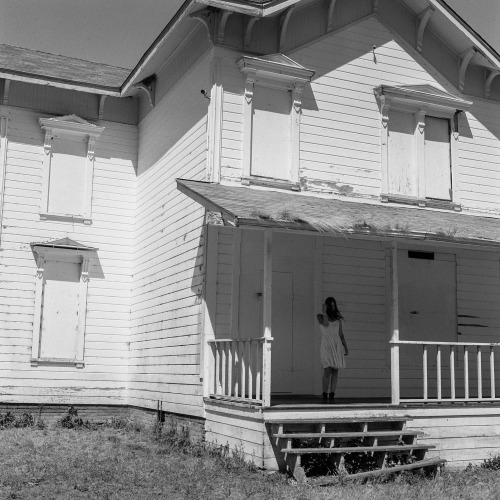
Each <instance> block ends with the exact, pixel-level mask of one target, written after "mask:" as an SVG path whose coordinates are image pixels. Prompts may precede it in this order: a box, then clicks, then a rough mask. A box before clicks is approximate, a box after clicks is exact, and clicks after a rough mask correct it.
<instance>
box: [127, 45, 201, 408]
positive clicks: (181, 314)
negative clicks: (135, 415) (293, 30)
mask: <svg viewBox="0 0 500 500" xmlns="http://www.w3.org/2000/svg"><path fill="white" fill-rule="evenodd" d="M209 59H210V58H209V56H208V55H206V56H204V57H203V58H202V59H200V60H199V61H198V62H197V63H196V64H195V65H194V66H193V67H192V69H191V70H190V71H188V72H187V73H186V74H185V75H184V76H183V78H182V79H180V80H179V81H178V82H177V83H176V84H175V85H174V86H173V88H171V89H170V91H169V92H168V93H167V94H166V95H165V97H163V99H162V100H161V101H159V102H157V103H156V106H155V108H154V109H153V110H152V111H151V112H150V113H149V114H148V115H147V116H146V118H145V119H144V120H143V121H142V122H141V123H140V125H139V130H140V143H139V161H138V179H137V183H138V184H137V204H136V218H135V263H134V284H133V306H132V335H131V339H130V341H131V342H130V382H129V398H128V402H129V404H131V405H136V406H143V407H148V408H156V404H157V401H158V400H161V401H163V409H164V410H167V411H171V412H174V413H182V414H188V415H195V416H202V412H203V407H202V397H201V394H202V387H201V382H200V352H199V351H200V330H201V326H200V313H201V300H202V291H203V274H204V269H203V266H202V264H203V246H204V232H203V227H202V226H203V215H204V210H203V209H202V207H201V206H200V205H198V204H197V203H195V202H193V201H192V200H191V199H189V198H187V197H186V196H185V195H183V194H181V193H180V192H179V191H178V190H177V189H176V184H175V179H176V178H191V179H198V180H202V179H204V177H205V169H206V157H207V154H206V147H207V104H208V102H207V100H206V99H204V98H203V96H202V95H201V94H200V88H205V89H209V84H210V61H209Z"/></svg>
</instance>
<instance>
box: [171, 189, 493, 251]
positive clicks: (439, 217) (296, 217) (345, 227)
mask: <svg viewBox="0 0 500 500" xmlns="http://www.w3.org/2000/svg"><path fill="white" fill-rule="evenodd" d="M177 188H178V189H179V190H180V191H181V192H183V193H184V194H186V195H187V196H189V197H190V198H192V199H193V200H195V201H196V202H198V203H200V204H201V205H203V206H204V207H205V208H207V209H208V210H211V211H214V212H220V213H221V214H222V217H223V220H224V223H225V224H228V225H233V226H263V227H276V228H286V229H296V230H308V231H319V232H329V233H334V234H335V233H337V234H360V235H374V236H386V237H392V238H394V237H401V238H412V239H427V240H434V241H448V242H456V243H460V242H461V243H468V244H471V243H472V244H482V245H500V219H498V218H494V217H485V216H478V215H470V214H464V213H456V212H448V211H443V210H430V209H428V208H419V207H401V206H394V205H381V204H375V203H362V202H355V201H349V202H347V201H344V200H339V199H334V198H325V197H319V196H314V195H311V194H310V193H308V194H305V193H291V192H290V193H288V192H284V191H277V190H270V189H263V188H258V187H240V186H227V185H222V184H214V183H209V182H201V181H193V180H185V179H177Z"/></svg>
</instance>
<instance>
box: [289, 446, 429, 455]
mask: <svg viewBox="0 0 500 500" xmlns="http://www.w3.org/2000/svg"><path fill="white" fill-rule="evenodd" d="M434 448H435V446H434V445H428V444H404V445H400V444H396V445H392V444H391V445H387V446H385V445H382V446H346V447H342V448H283V449H282V450H281V451H282V453H291V454H293V455H309V454H312V453H365V452H371V451H411V450H432V449H434Z"/></svg>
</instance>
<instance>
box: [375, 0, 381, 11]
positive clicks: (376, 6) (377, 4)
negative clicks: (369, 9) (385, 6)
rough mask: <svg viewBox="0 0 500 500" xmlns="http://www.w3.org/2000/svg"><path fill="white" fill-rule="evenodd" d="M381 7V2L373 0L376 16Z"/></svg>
mask: <svg viewBox="0 0 500 500" xmlns="http://www.w3.org/2000/svg"><path fill="white" fill-rule="evenodd" d="M379 5H380V0H373V13H374V14H376V13H377V12H378V8H379Z"/></svg>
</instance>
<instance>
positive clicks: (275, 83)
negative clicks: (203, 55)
mask: <svg viewBox="0 0 500 500" xmlns="http://www.w3.org/2000/svg"><path fill="white" fill-rule="evenodd" d="M238 65H239V67H240V70H241V71H242V73H243V74H244V75H245V77H246V81H245V96H244V111H243V113H244V125H243V134H244V144H243V175H242V182H243V183H244V184H259V183H261V184H274V185H276V184H281V185H282V186H283V187H291V188H292V189H293V188H294V187H295V188H297V189H298V182H299V126H300V113H301V107H302V91H303V88H304V85H305V83H306V82H308V81H310V80H311V78H312V76H313V74H314V72H313V71H311V70H308V69H306V68H304V67H303V66H301V65H300V64H297V63H296V62H295V61H292V60H291V59H290V58H288V57H286V56H284V55H282V54H274V55H271V56H263V57H260V58H257V57H250V56H243V57H242V58H241V59H240V60H239V61H238Z"/></svg>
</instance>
